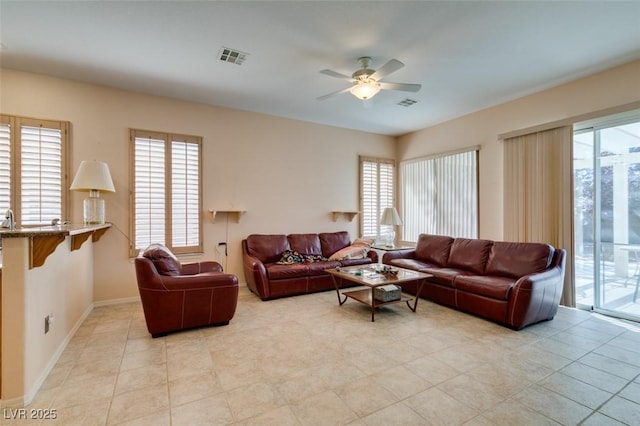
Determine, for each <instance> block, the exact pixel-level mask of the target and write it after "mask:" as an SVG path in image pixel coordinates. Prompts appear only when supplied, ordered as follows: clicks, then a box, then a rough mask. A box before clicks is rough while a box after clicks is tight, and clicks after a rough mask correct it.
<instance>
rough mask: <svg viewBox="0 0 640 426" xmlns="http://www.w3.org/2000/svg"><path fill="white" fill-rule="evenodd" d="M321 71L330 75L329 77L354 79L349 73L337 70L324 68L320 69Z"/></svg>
mask: <svg viewBox="0 0 640 426" xmlns="http://www.w3.org/2000/svg"><path fill="white" fill-rule="evenodd" d="M320 73H321V74H324V75H328V76H329V77H335V78H339V79H341V80H347V81H353V78H352V77H350V76H348V75H344V74H340V73H339V72H336V71H331V70H322V71H320Z"/></svg>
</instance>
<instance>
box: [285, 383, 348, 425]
mask: <svg viewBox="0 0 640 426" xmlns="http://www.w3.org/2000/svg"><path fill="white" fill-rule="evenodd" d="M291 410H292V411H293V413H294V414H295V415H296V417H297V418H298V420H299V421H300V422H301V423H302V424H303V425H309V426H316V425H317V426H325V425H326V426H334V425H346V424H349V423H351V422H352V421H354V420H357V418H358V416H357V415H356V414H355V413H354V412H353V411H352V410H351V409H350V408H349V407H348V406H347V404H346V403H345V402H344V401H343V400H342V399H341V398H340V397H338V395H336V394H335V392H333V391H326V392H323V393H321V394H318V395H314V396H312V397H310V398H307V399H304V400H302V401H300V402H297V403H295V404H291Z"/></svg>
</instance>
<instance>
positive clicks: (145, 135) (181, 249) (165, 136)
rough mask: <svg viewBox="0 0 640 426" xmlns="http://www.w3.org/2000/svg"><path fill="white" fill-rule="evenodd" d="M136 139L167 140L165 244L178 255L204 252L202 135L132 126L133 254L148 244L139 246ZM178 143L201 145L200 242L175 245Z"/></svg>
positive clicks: (199, 150)
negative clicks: (175, 147)
mask: <svg viewBox="0 0 640 426" xmlns="http://www.w3.org/2000/svg"><path fill="white" fill-rule="evenodd" d="M136 139H155V140H162V141H164V174H165V185H164V228H165V229H164V238H165V241H164V242H163V244H164V245H166V246H167V248H169V249H170V250H171V251H172V252H173V253H175V254H201V253H203V252H204V243H203V219H204V214H203V210H202V205H203V204H202V194H203V191H202V171H203V155H202V137H200V136H193V135H184V134H178V133H167V132H157V131H150V130H140V129H130V131H129V151H130V179H129V194H130V203H129V205H130V215H131V216H130V217H131V220H130V235H131V239H130V246H129V255H130V256H131V257H135V256H137V255H138V253H139V251H140V250H142V249H144V248H145V247H136V245H137V243H136V242H137V235H136ZM174 142H183V143H191V144H195V145H196V146H197V152H198V179H197V185H198V201H197V205H198V207H197V209H198V214H197V218H198V219H197V220H198V233H197V235H198V237H197V238H198V243H197V244H196V245H185V246H174V245H173V234H174V226H173V225H174V224H173V220H172V218H173V208H174V204H173V193H172V179H173V175H174V170H173V167H172V147H173V143H174Z"/></svg>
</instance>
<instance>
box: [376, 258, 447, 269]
mask: <svg viewBox="0 0 640 426" xmlns="http://www.w3.org/2000/svg"><path fill="white" fill-rule="evenodd" d="M388 264H389V265H392V266H397V267H399V268H406V269H412V270H414V271H419V270H421V269H424V268H431V267H434V266H435V267H437V266H438V265H435V264H433V263H427V262H423V261H421V260H417V259H392V260H390V261H389V262H388Z"/></svg>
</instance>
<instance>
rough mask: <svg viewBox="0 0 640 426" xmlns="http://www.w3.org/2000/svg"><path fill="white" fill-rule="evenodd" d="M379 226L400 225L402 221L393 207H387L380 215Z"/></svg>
mask: <svg viewBox="0 0 640 426" xmlns="http://www.w3.org/2000/svg"><path fill="white" fill-rule="evenodd" d="M380 225H402V219H400V215H399V214H398V211H397V210H396V208H395V207H387V208H385V209H384V212H383V213H382V219H380Z"/></svg>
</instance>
